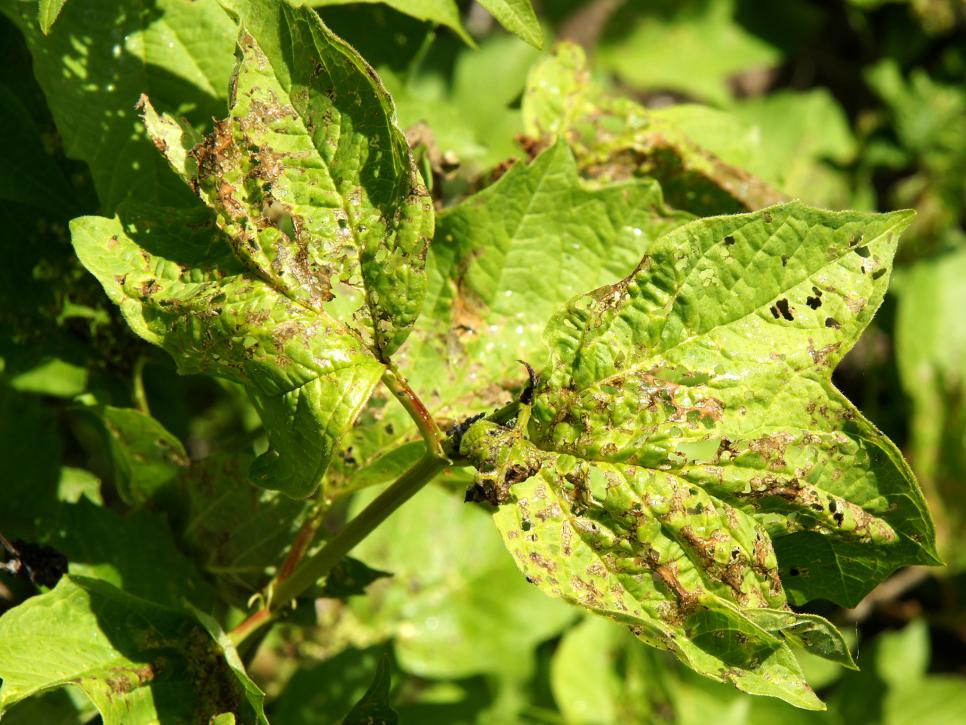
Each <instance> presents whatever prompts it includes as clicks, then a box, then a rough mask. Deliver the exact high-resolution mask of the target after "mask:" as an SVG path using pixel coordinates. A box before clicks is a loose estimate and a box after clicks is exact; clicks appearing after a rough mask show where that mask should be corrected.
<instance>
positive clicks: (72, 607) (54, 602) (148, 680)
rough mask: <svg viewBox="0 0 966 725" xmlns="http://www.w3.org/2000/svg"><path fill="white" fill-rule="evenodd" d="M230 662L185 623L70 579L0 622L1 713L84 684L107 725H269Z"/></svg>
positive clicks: (168, 612)
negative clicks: (183, 724) (228, 722)
mask: <svg viewBox="0 0 966 725" xmlns="http://www.w3.org/2000/svg"><path fill="white" fill-rule="evenodd" d="M38 652H44V653H45V655H46V659H38V657H37V653H38ZM224 657H225V653H224V649H223V647H222V646H220V645H218V644H216V642H214V641H213V640H212V638H211V636H210V635H209V634H208V633H207V632H206V631H205V630H204V629H203V628H202V627H200V626H199V625H198V623H197V622H195V621H194V620H193V619H192V618H191V617H190V616H188V615H186V614H185V613H183V612H180V611H178V610H175V609H168V608H166V607H162V606H159V605H157V604H154V603H152V602H149V601H147V600H144V599H138V598H136V597H133V596H131V595H129V594H126V593H124V592H122V591H120V590H118V589H115V588H114V587H113V586H111V585H109V584H107V583H105V582H100V581H97V580H94V579H86V578H83V577H65V578H64V579H63V580H61V583H60V584H59V585H58V586H57V588H56V589H54V590H52V591H50V592H47V593H46V594H43V595H40V596H37V597H33V598H31V599H29V600H28V601H26V602H24V603H23V604H21V605H20V606H19V607H17V608H16V609H13V610H11V611H9V612H7V613H6V614H5V615H4V616H3V617H2V618H0V677H2V678H3V685H2V686H0V711H2V710H4V709H6V708H8V707H10V706H11V705H13V704H14V703H16V702H19V701H20V700H22V699H24V698H26V697H29V696H31V695H33V694H35V693H38V692H41V691H44V690H48V689H51V688H55V687H61V686H63V685H67V684H76V685H78V686H79V687H80V688H81V689H82V690H83V691H84V693H85V694H86V695H87V696H88V697H89V698H90V699H91V701H92V702H93V703H94V705H95V706H96V707H97V709H98V711H99V712H100V714H101V717H102V718H103V719H104V722H105V724H106V725H112V724H114V723H118V724H120V723H131V722H152V721H157V720H160V721H165V720H172V721H177V720H183V721H192V722H198V721H202V722H207V721H208V719H209V718H211V717H213V716H215V715H218V714H220V713H223V712H230V713H233V714H235V716H236V722H242V723H244V722H249V723H254V722H265V720H264V716H263V715H261V714H260V712H258V711H256V710H253V709H252V707H251V705H250V704H249V703H248V702H247V701H246V699H245V692H244V690H243V689H242V686H241V683H239V682H238V679H237V677H236V675H235V673H234V672H233V671H232V670H231V669H230V668H229V665H228V663H226V660H225V659H224Z"/></svg>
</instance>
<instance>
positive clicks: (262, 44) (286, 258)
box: [143, 0, 433, 360]
mask: <svg viewBox="0 0 966 725" xmlns="http://www.w3.org/2000/svg"><path fill="white" fill-rule="evenodd" d="M234 6H235V10H236V11H237V12H238V13H239V15H240V17H241V19H242V27H241V31H240V35H239V40H238V44H239V48H240V52H241V60H240V62H239V65H238V68H237V69H236V71H235V74H234V77H233V79H232V84H231V94H230V97H229V99H228V105H229V116H228V118H227V119H225V120H224V121H219V122H217V123H216V124H215V127H214V130H213V131H212V132H211V133H209V134H208V135H207V136H206V137H204V138H203V139H202V138H200V137H199V136H197V135H196V134H195V133H194V132H193V131H192V129H191V128H190V126H188V125H187V124H184V123H179V122H178V121H176V120H175V119H173V118H171V117H169V116H158V115H157V113H156V112H155V111H154V109H153V108H152V106H151V104H150V102H149V101H147V100H146V99H145V100H144V101H143V104H144V121H145V125H146V127H147V129H148V133H149V135H150V136H151V137H152V139H154V142H155V144H156V145H157V146H158V148H159V149H160V150H161V151H162V152H163V153H164V154H165V155H166V156H167V158H168V160H169V161H170V163H171V165H172V167H173V168H174V170H175V171H176V172H177V173H179V174H180V175H181V176H182V177H183V178H184V180H185V181H186V182H187V183H188V184H189V185H190V186H191V187H192V188H193V189H196V190H197V191H198V193H199V194H200V196H201V198H202V199H203V200H204V202H205V203H206V204H207V205H208V206H209V207H210V208H211V209H213V210H214V211H215V213H216V214H217V217H218V224H219V226H220V227H221V228H222V229H223V230H224V231H225V233H226V234H227V236H228V240H229V243H230V244H231V246H232V249H233V250H234V251H235V253H236V255H237V256H238V257H239V258H240V259H241V260H243V261H244V262H245V264H246V265H247V266H248V267H249V268H250V269H251V271H252V272H253V273H254V274H255V275H257V276H258V277H260V278H261V279H263V280H265V281H267V282H268V283H269V284H271V285H272V286H273V287H274V288H275V289H277V290H278V291H280V292H282V293H283V294H285V295H287V296H288V297H291V298H292V299H293V300H295V301H297V302H299V303H300V304H302V305H304V306H306V307H308V308H310V309H313V310H324V311H326V312H328V313H329V314H331V315H333V316H334V317H336V318H337V319H339V320H341V321H343V322H344V323H346V324H348V325H350V326H352V327H353V328H355V329H357V330H359V331H360V332H361V333H364V334H365V335H366V336H367V339H368V341H369V344H370V346H371V347H372V348H373V350H374V352H375V354H376V356H377V357H378V358H380V359H381V360H385V359H387V358H388V356H389V355H390V354H391V353H392V352H394V351H395V350H396V348H398V347H399V345H400V344H401V343H402V341H403V340H405V339H406V336H407V335H408V334H409V329H410V327H411V326H412V324H413V322H414V321H415V319H416V316H417V315H418V314H419V309H420V304H421V302H422V298H423V293H424V290H425V274H424V271H423V270H424V265H425V256H426V248H427V246H428V245H429V240H430V238H431V237H432V234H433V209H432V202H431V200H430V198H429V196H428V194H427V193H426V190H425V188H424V187H423V185H422V182H421V180H420V177H419V173H418V172H417V170H416V167H415V166H414V164H413V161H412V157H411V155H410V152H409V147H408V145H407V143H406V138H405V136H404V135H403V133H402V131H400V130H399V128H398V127H397V126H396V125H395V119H394V116H395V110H394V108H393V105H392V100H391V99H390V97H389V94H388V93H387V92H386V90H385V89H384V88H383V86H382V84H381V83H380V82H379V80H378V79H377V78H376V76H375V72H374V71H373V70H372V68H370V67H369V66H368V65H367V64H366V62H365V61H364V60H363V59H362V57H361V56H360V55H359V54H358V53H357V52H356V51H355V50H354V49H352V48H351V47H350V46H349V45H348V44H347V43H345V42H344V41H343V40H341V39H340V38H338V37H336V36H335V35H334V34H333V33H332V32H331V31H330V30H329V29H328V28H327V27H326V26H325V25H323V24H322V22H321V20H319V17H318V16H317V15H316V14H315V13H314V12H313V11H311V10H309V9H306V8H299V9H296V8H291V7H289V6H288V5H286V4H285V3H268V2H264V1H263V0H253V2H241V0H239V2H237V3H234Z"/></svg>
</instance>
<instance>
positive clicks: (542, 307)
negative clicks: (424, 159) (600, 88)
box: [347, 142, 692, 463]
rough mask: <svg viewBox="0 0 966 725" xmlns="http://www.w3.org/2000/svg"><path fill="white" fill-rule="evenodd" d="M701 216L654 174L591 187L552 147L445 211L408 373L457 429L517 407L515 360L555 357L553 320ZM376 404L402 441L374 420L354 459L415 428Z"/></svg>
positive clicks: (403, 364)
mask: <svg viewBox="0 0 966 725" xmlns="http://www.w3.org/2000/svg"><path fill="white" fill-rule="evenodd" d="M691 218H692V217H691V215H690V214H687V213H685V212H679V211H674V210H672V209H668V208H667V206H666V205H665V203H664V200H663V197H662V196H661V189H660V187H659V186H658V185H657V183H655V182H654V181H653V180H652V179H633V180H630V181H627V182H624V183H619V184H612V185H608V186H604V187H595V186H593V185H591V184H589V183H586V182H584V181H582V180H581V179H580V177H579V176H578V174H577V165H576V163H575V160H574V157H573V154H572V153H571V152H570V150H569V149H568V148H567V145H566V144H564V143H562V142H561V143H557V144H554V145H553V146H552V147H550V148H549V149H547V150H546V151H544V152H543V153H541V154H540V155H539V156H538V157H537V158H536V159H534V160H533V161H532V162H531V163H529V164H524V163H520V164H517V165H515V166H513V167H512V168H511V169H510V170H509V171H507V173H506V174H504V175H503V176H502V177H501V178H500V179H499V181H497V182H496V183H494V184H493V185H492V186H489V187H487V188H486V189H484V190H483V191H481V192H480V193H478V194H475V195H474V196H471V197H469V198H468V199H466V200H465V201H464V202H463V203H461V204H459V205H457V206H456V207H454V208H453V209H449V210H447V211H445V212H443V213H442V214H441V215H440V218H439V223H438V228H437V233H436V237H435V239H434V242H433V245H432V248H431V249H430V256H429V263H428V269H427V276H428V278H429V284H428V287H429V289H428V292H427V296H426V301H425V304H424V307H423V313H422V315H421V317H420V319H419V321H418V322H417V323H416V327H415V330H414V333H413V335H412V337H411V338H410V340H409V341H408V342H407V344H406V346H405V347H404V348H403V349H402V350H400V352H399V356H398V357H397V364H398V365H399V368H400V369H401V370H402V371H403V372H404V373H405V374H406V376H407V378H408V379H409V381H410V383H411V385H412V386H413V388H414V389H416V390H419V391H420V394H421V395H422V396H424V400H425V401H426V403H427V405H428V406H429V407H430V410H431V411H432V412H433V413H434V415H437V416H439V417H440V418H441V419H442V420H444V421H446V422H447V423H449V422H456V421H458V420H460V419H461V416H464V415H465V413H466V411H475V410H482V409H486V408H492V407H496V406H499V405H503V404H505V403H507V402H509V401H510V400H512V398H513V394H514V391H516V390H519V388H520V386H521V385H522V384H523V381H524V379H525V378H526V375H525V373H524V372H523V369H522V368H521V367H520V366H519V364H518V363H517V362H516V361H517V360H520V359H523V360H527V361H529V362H530V363H531V364H533V365H535V366H542V365H543V364H544V363H545V362H546V360H547V359H548V354H549V351H548V349H547V347H546V345H545V343H544V341H543V339H542V333H543V329H544V327H545V326H546V324H547V322H548V320H549V319H550V317H551V316H552V315H553V313H554V312H555V311H556V310H557V309H559V307H560V306H561V305H563V304H564V303H565V302H566V301H567V300H568V299H570V298H571V297H573V296H574V295H575V294H579V293H581V292H583V291H585V290H586V289H588V288H589V287H593V286H596V285H601V284H606V283H608V282H612V281H614V280H617V279H619V278H620V277H621V276H622V275H623V274H624V273H626V271H627V269H629V268H631V267H632V266H633V265H634V264H635V263H636V262H637V260H638V259H640V257H641V254H642V253H643V252H644V250H645V249H647V246H648V245H649V244H650V243H651V242H652V241H653V240H654V239H656V238H657V237H659V236H660V235H661V234H663V233H664V232H666V231H668V230H670V229H673V228H674V227H676V226H678V225H680V224H683V223H685V222H687V221H690V219H691ZM374 402H375V401H374ZM370 408H371V409H372V412H373V414H377V415H379V416H380V422H381V423H382V427H384V426H387V425H388V426H390V427H391V429H392V430H393V433H394V434H393V435H387V436H379V437H378V440H366V436H368V437H369V438H370V439H371V438H375V437H377V436H374V435H373V434H372V429H376V430H379V429H380V426H376V425H374V426H369V427H368V429H367V430H364V431H360V432H359V433H358V434H355V432H354V434H353V436H352V439H351V441H349V443H350V444H351V445H352V446H353V450H352V456H353V458H354V459H369V458H370V457H371V454H370V453H369V451H371V450H372V449H373V447H375V446H378V449H377V450H380V451H382V450H391V449H392V447H394V446H396V445H398V438H399V434H400V433H405V432H406V431H407V430H408V428H407V421H406V420H405V416H404V414H403V412H402V411H401V410H397V406H383V407H382V408H380V409H378V410H376V409H375V408H374V406H370ZM347 440H348V439H347ZM363 462H365V461H364V460H360V463H363Z"/></svg>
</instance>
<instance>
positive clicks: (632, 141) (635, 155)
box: [523, 43, 782, 215]
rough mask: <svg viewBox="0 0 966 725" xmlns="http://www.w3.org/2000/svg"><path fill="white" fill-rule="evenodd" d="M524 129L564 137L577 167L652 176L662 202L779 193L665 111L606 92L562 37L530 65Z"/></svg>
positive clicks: (697, 207) (747, 202)
mask: <svg viewBox="0 0 966 725" xmlns="http://www.w3.org/2000/svg"><path fill="white" fill-rule="evenodd" d="M523 118H524V125H525V128H526V132H527V133H528V134H530V135H531V136H534V137H536V138H538V139H543V140H548V139H550V140H552V139H555V138H563V139H565V140H566V141H567V142H568V143H569V144H570V145H571V147H572V148H573V150H574V154H575V156H576V157H577V161H578V164H579V165H580V169H581V172H582V173H583V174H585V175H587V176H591V177H595V178H600V179H604V180H621V179H627V178H630V177H635V176H651V177H653V178H655V179H657V180H658V181H660V183H661V187H662V189H663V190H664V195H665V197H666V198H667V200H668V202H669V203H670V204H672V205H673V206H675V207H677V208H679V209H686V210H687V211H690V212H693V213H695V214H699V215H710V214H726V213H735V212H742V211H751V210H754V209H760V208H762V207H765V206H768V205H770V204H774V203H776V202H778V201H781V199H782V197H781V195H780V194H779V193H778V192H776V191H775V190H774V189H772V188H770V187H769V186H768V185H767V184H765V183H764V182H762V181H761V180H759V179H757V178H755V177H754V176H752V175H750V174H748V173H747V172H746V171H743V170H741V169H739V168H736V167H734V166H731V165H729V164H727V163H725V162H724V161H722V160H721V159H720V158H718V157H717V156H715V155H714V154H713V153H711V152H710V151H708V150H706V149H704V148H702V147H701V146H699V145H698V144H697V143H695V142H694V140H692V139H691V138H689V137H688V136H687V134H685V133H683V132H682V131H681V129H679V128H677V127H676V126H675V124H674V121H673V112H672V114H671V115H670V116H668V114H667V113H666V112H662V111H660V110H658V111H650V110H648V109H645V108H644V107H643V106H640V105H639V104H637V103H635V102H634V101H631V100H629V99H627V98H618V97H611V96H607V95H606V94H604V93H603V91H602V90H601V89H600V88H598V87H597V86H596V85H595V84H594V83H593V82H592V80H591V78H590V74H589V72H588V69H587V60H586V57H585V55H584V52H583V50H582V49H581V48H580V47H579V46H577V45H574V44H572V43H562V44H560V45H559V46H557V48H555V50H554V52H553V54H551V56H550V57H549V58H547V59H546V60H545V61H544V62H543V63H541V64H540V65H538V66H536V67H535V68H534V69H533V71H532V72H531V74H530V78H529V80H528V82H527V90H526V92H525V94H524V96H523Z"/></svg>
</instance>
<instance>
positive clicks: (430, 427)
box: [382, 367, 447, 460]
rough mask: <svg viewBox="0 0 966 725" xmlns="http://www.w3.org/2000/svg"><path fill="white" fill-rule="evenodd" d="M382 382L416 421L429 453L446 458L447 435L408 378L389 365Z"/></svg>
mask: <svg viewBox="0 0 966 725" xmlns="http://www.w3.org/2000/svg"><path fill="white" fill-rule="evenodd" d="M382 384H383V385H385V386H386V387H387V388H389V390H391V391H392V393H393V395H395V396H396V400H398V401H399V402H400V403H401V404H402V406H403V407H404V408H405V409H406V412H407V413H409V417H410V418H412V419H413V420H414V421H415V422H416V427H417V428H419V433H420V435H422V437H423V440H424V441H426V448H427V449H428V450H429V455H431V456H435V457H436V458H440V459H443V460H445V459H446V458H447V456H446V453H445V452H444V450H443V441H444V440H446V436H445V435H444V434H443V431H441V430H440V429H439V426H438V425H436V421H435V420H434V419H433V416H432V415H431V414H430V412H429V411H428V410H426V406H425V405H423V401H421V400H420V399H419V396H418V395H416V393H414V392H413V389H412V388H410V387H409V383H407V382H406V379H405V378H404V377H403V376H402V375H400V374H399V373H398V372H396V370H394V369H393V368H392V367H389V368H387V369H386V372H385V373H383V375H382Z"/></svg>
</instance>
